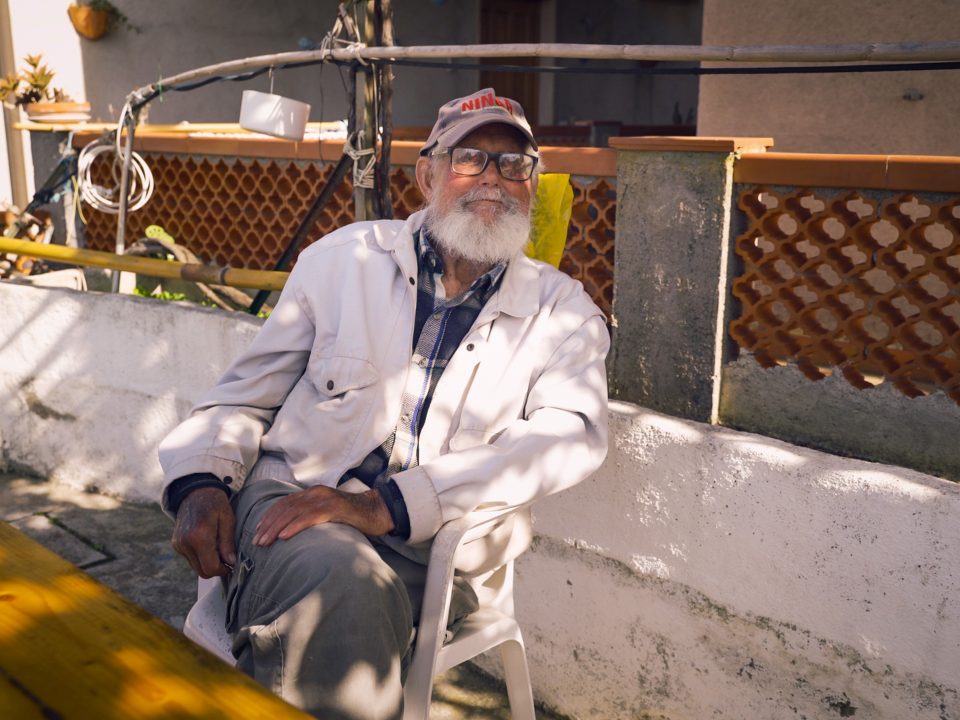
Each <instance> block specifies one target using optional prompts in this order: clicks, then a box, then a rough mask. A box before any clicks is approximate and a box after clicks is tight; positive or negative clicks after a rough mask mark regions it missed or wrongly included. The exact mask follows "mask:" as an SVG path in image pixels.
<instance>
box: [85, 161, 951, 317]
mask: <svg viewBox="0 0 960 720" xmlns="http://www.w3.org/2000/svg"><path fill="white" fill-rule="evenodd" d="M144 159H145V160H146V161H147V163H148V164H149V165H150V168H151V170H152V171H153V174H154V180H155V183H156V190H155V192H154V195H153V197H152V198H151V200H150V202H149V203H147V205H146V206H145V207H144V208H143V209H142V210H140V211H139V212H136V213H132V214H130V215H129V216H128V221H127V238H128V239H129V241H130V242H133V241H134V240H136V239H137V238H139V237H142V236H143V232H144V230H145V229H146V227H147V226H148V225H153V224H157V225H161V226H163V228H164V229H165V230H166V231H167V232H169V233H170V234H171V235H173V236H174V237H175V238H176V240H177V242H179V243H181V244H183V245H185V246H186V247H188V248H189V249H190V250H192V251H193V252H194V253H195V254H196V255H197V256H199V257H200V258H202V259H203V260H204V261H205V262H211V263H216V264H219V265H229V266H232V267H244V268H252V269H258V270H268V269H272V268H273V267H274V264H275V262H276V260H277V258H278V257H279V256H280V254H281V253H282V252H283V249H284V247H286V245H287V243H288V242H289V241H290V238H291V237H293V234H294V232H295V231H296V228H297V225H298V223H299V222H300V219H301V218H302V217H303V216H304V215H305V214H306V212H307V209H308V208H309V207H310V204H311V203H312V202H313V199H314V197H316V195H317V194H318V193H319V192H320V190H321V189H322V187H323V183H324V182H326V179H327V178H328V177H329V176H330V173H331V172H332V170H333V164H332V163H311V162H302V161H294V160H255V159H241V158H228V157H215V156H191V155H175V154H169V153H145V154H144ZM115 172H118V171H117V170H116V169H115V168H114V167H113V166H112V165H111V164H110V162H108V160H107V159H106V157H105V156H104V157H102V158H101V159H98V160H97V161H96V162H95V164H94V167H93V177H94V181H95V182H97V183H98V184H101V185H104V186H115V185H116V184H117V182H116V181H115V179H114V173H115ZM117 177H119V176H117ZM571 183H572V185H573V189H574V204H573V217H572V220H571V223H570V230H569V235H568V239H567V248H566V252H565V254H564V257H563V260H562V263H561V269H562V270H564V271H565V272H567V273H569V274H570V275H572V276H573V277H575V278H577V279H578V280H580V281H581V282H582V283H583V284H584V287H585V288H586V289H587V292H588V293H590V295H591V297H592V298H593V300H594V302H596V303H597V305H599V306H600V308H601V309H602V310H603V311H604V312H605V313H606V315H607V317H610V314H611V308H612V305H613V241H614V224H615V221H616V188H615V186H614V185H612V184H611V183H610V182H608V180H606V179H603V178H600V179H596V178H589V177H587V178H584V177H575V178H572V179H571ZM390 191H391V195H392V199H393V212H394V217H396V218H399V219H405V218H407V217H409V216H410V214H411V213H413V212H414V211H415V210H417V209H419V208H420V207H421V206H422V205H423V196H422V195H421V194H420V190H419V188H418V187H417V183H416V179H415V177H414V173H413V167H412V166H402V167H395V168H394V169H393V170H392V171H391V173H390ZM84 212H85V216H86V219H87V245H88V246H89V247H90V248H91V249H94V250H105V251H113V249H114V238H115V236H116V216H114V215H107V214H104V213H100V212H97V211H95V210H92V209H90V208H88V207H85V208H84ZM353 218H354V214H353V186H352V183H351V182H350V179H349V177H348V178H347V180H345V181H344V183H343V184H342V185H341V186H340V187H339V188H338V189H337V191H336V192H335V193H334V196H333V198H332V199H331V201H330V203H328V205H327V206H326V208H324V210H323V212H322V213H321V214H320V217H319V219H318V220H317V222H316V224H315V225H314V227H313V228H312V229H311V232H310V234H309V235H308V239H307V241H306V242H305V243H304V245H303V247H307V246H309V245H310V244H311V243H312V242H314V241H316V240H317V239H319V238H321V237H323V236H324V235H325V234H327V233H329V232H331V231H333V230H336V229H337V228H339V227H343V226H344V225H347V224H349V223H351V222H353ZM957 270H958V271H960V267H958V268H957Z"/></svg>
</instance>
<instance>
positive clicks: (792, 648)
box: [0, 283, 960, 720]
mask: <svg viewBox="0 0 960 720" xmlns="http://www.w3.org/2000/svg"><path fill="white" fill-rule="evenodd" d="M0 306H2V307H3V308H4V312H3V313H2V314H0V448H2V457H3V459H4V461H5V462H6V463H7V464H8V465H14V466H20V467H28V468H31V469H33V470H34V471H35V472H37V473H39V474H43V475H47V476H49V477H50V478H51V479H52V480H54V481H58V482H65V483H69V484H72V485H75V486H80V487H90V486H96V487H97V488H99V489H101V490H103V491H106V492H109V493H111V494H115V495H119V496H122V497H126V498H128V499H132V500H137V501H152V500H154V499H155V498H156V496H157V494H158V492H159V478H160V475H159V468H158V467H157V461H156V455H155V451H156V445H157V442H158V441H159V439H160V438H161V437H162V436H163V434H164V433H165V432H166V431H167V430H168V429H169V428H170V427H171V426H173V424H174V423H175V422H176V421H177V419H178V418H180V417H182V416H183V415H184V413H185V412H186V411H187V408H188V407H189V405H190V403H191V402H192V401H193V400H195V399H196V398H197V397H198V396H199V394H200V393H201V392H202V391H203V390H204V389H205V388H206V387H207V386H208V385H209V384H210V383H211V382H212V381H213V380H214V379H215V377H216V376H217V375H218V374H219V372H220V371H221V369H222V368H223V367H224V366H225V365H226V363H227V362H228V360H229V358H231V357H233V356H234V355H235V354H236V353H237V352H238V351H239V350H240V349H241V348H242V347H243V346H244V345H245V344H246V343H248V342H249V340H250V339H251V337H252V336H253V334H254V333H255V331H256V330H257V327H258V326H259V323H258V322H257V321H255V320H252V319H249V318H246V317H243V316H239V315H228V314H224V313H220V312H217V311H208V310H203V309H197V308H190V307H183V306H178V305H175V304H169V303H159V302H156V301H150V300H145V299H137V298H131V297H126V296H124V297H119V296H111V295H101V294H98V293H86V294H81V293H77V292H71V291H66V290H56V289H45V288H32V287H23V286H16V285H10V284H7V283H3V284H0ZM611 423H612V425H611V431H612V432H611V444H610V456H609V457H608V459H607V462H606V463H605V465H604V466H603V468H602V469H601V470H600V472H598V473H597V474H596V476H595V477H594V478H592V479H590V480H588V481H587V482H585V483H584V484H583V485H581V486H579V487H577V488H575V489H573V490H571V491H569V492H567V493H565V494H563V495H560V496H558V497H555V498H549V499H547V500H545V501H543V502H542V503H541V504H540V505H539V506H538V508H537V511H536V518H535V520H536V530H537V539H536V543H535V546H534V548H533V549H532V550H531V551H530V552H529V553H527V554H526V555H525V556H524V557H523V558H522V560H521V562H520V563H519V566H518V605H519V613H520V616H521V621H522V623H523V626H524V628H525V633H526V637H527V643H528V651H529V655H530V660H531V668H532V673H533V678H534V684H535V690H536V693H537V695H538V697H540V698H541V699H543V700H544V701H546V702H547V703H548V704H550V705H552V706H553V707H555V708H557V709H559V710H560V711H562V712H564V713H566V714H569V715H571V716H575V717H580V718H597V719H601V718H602V719H603V720H613V719H615V718H638V717H647V718H654V717H667V718H704V717H715V718H730V719H731V720H734V719H736V720H740V719H742V718H783V717H804V716H805V717H808V718H813V717H816V718H831V717H854V716H856V717H869V718H880V719H889V720H901V719H902V718H911V719H918V720H925V719H926V718H930V719H931V720H933V719H934V718H948V717H956V716H958V715H960V699H958V681H957V678H958V676H957V673H956V668H957V667H958V666H960V524H958V523H957V522H956V518H957V517H958V516H960V488H958V487H957V486H956V485H954V484H952V483H947V482H944V481H941V480H938V479H936V478H933V477H929V476H926V475H921V474H919V473H916V472H911V471H908V470H903V469H900V468H896V467H891V466H882V465H875V464H870V463H866V462H862V461H857V460H850V459H845V458H839V457H835V456H831V455H826V454H823V453H818V452H815V451H812V450H808V449H804V448H799V447H796V446H792V445H788V444H786V443H782V442H779V441H776V440H770V439H767V438H764V437H761V436H758V435H752V434H747V433H741V432H736V431H732V430H727V429H723V428H717V427H711V426H708V425H704V424H701V423H696V422H691V421H686V420H679V419H677V418H674V417H669V416H666V415H661V414H658V413H654V412H652V411H649V410H645V409H643V408H640V407H637V406H635V405H630V404H626V403H614V404H613V406H612V408H611Z"/></svg>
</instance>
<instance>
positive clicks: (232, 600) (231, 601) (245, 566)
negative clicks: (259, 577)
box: [224, 549, 253, 635]
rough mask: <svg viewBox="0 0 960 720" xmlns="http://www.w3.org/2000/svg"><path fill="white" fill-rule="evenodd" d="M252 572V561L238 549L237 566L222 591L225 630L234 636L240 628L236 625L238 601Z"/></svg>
mask: <svg viewBox="0 0 960 720" xmlns="http://www.w3.org/2000/svg"><path fill="white" fill-rule="evenodd" d="M252 570H253V560H252V559H251V558H249V557H247V555H246V554H245V553H244V552H243V551H242V550H239V549H238V552H237V565H236V567H234V569H233V572H232V573H230V575H229V576H228V577H227V579H226V589H225V590H224V594H225V599H226V606H227V612H226V620H225V624H226V629H227V632H228V633H230V634H231V635H232V634H235V633H236V632H237V631H238V630H239V629H240V628H239V625H238V623H237V615H238V611H239V607H240V599H241V596H242V595H243V591H244V589H245V587H246V585H247V580H248V579H249V577H250V572H251V571H252Z"/></svg>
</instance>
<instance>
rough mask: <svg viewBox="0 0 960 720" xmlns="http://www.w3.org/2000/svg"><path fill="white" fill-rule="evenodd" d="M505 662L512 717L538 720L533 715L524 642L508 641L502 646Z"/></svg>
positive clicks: (502, 656) (505, 677)
mask: <svg viewBox="0 0 960 720" xmlns="http://www.w3.org/2000/svg"><path fill="white" fill-rule="evenodd" d="M500 658H501V660H502V661H503V678H504V680H506V683H507V697H508V698H509V699H510V716H511V717H512V718H513V720H536V718H535V716H534V713H533V688H532V687H531V685H530V671H529V670H528V668H527V655H526V653H525V652H524V650H523V640H520V639H518V640H507V641H506V642H504V643H503V644H502V645H501V646H500Z"/></svg>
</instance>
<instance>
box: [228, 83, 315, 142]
mask: <svg viewBox="0 0 960 720" xmlns="http://www.w3.org/2000/svg"><path fill="white" fill-rule="evenodd" d="M309 117H310V105H309V104H307V103H305V102H300V101H299V100H291V99H290V98H286V97H283V96H282V95H271V94H270V93H262V92H258V91H256V90H244V91H243V100H242V101H241V103H240V127H242V128H243V129H245V130H253V131H254V132H259V133H264V134H265V135H273V136H274V137H279V138H285V139H287V140H297V141H300V140H303V133H304V131H305V130H306V128H307V119H308V118H309Z"/></svg>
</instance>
